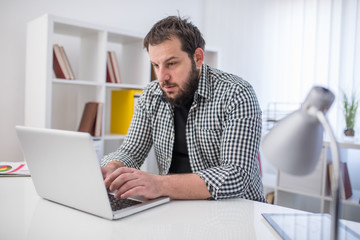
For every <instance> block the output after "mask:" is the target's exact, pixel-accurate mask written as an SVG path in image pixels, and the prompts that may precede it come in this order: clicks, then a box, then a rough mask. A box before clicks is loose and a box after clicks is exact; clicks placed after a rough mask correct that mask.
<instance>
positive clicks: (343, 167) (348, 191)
mask: <svg viewBox="0 0 360 240" xmlns="http://www.w3.org/2000/svg"><path fill="white" fill-rule="evenodd" d="M328 171H329V175H328V176H329V182H330V187H331V184H332V180H333V179H332V172H333V165H332V163H329V164H328ZM340 171H341V176H342V179H340V187H341V191H342V196H343V199H348V198H350V197H351V196H352V188H351V182H350V176H349V171H348V167H347V164H346V162H341V163H340Z"/></svg>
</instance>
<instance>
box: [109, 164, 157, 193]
mask: <svg viewBox="0 0 360 240" xmlns="http://www.w3.org/2000/svg"><path fill="white" fill-rule="evenodd" d="M160 178H161V176H159V175H154V174H149V173H146V172H143V171H140V170H137V169H134V168H127V167H120V168H117V169H116V170H115V171H113V172H112V173H110V174H107V176H106V178H105V180H104V182H105V186H106V187H107V188H108V189H109V190H110V191H114V190H117V192H116V194H115V197H116V198H118V197H120V198H128V197H133V196H136V195H141V196H143V197H145V198H148V199H153V198H157V197H160V196H163V193H162V191H161V190H162V188H161V179H160Z"/></svg>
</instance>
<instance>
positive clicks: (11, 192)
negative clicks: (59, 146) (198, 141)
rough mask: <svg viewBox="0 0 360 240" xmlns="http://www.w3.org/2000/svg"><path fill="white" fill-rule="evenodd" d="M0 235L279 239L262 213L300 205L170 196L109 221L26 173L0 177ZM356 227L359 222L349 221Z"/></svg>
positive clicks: (286, 210) (36, 239) (68, 238)
mask: <svg viewBox="0 0 360 240" xmlns="http://www.w3.org/2000/svg"><path fill="white" fill-rule="evenodd" d="M0 189H1V195H0V238H1V239H6V240H13V239H16V240H18V239H29V240H32V239H34V240H41V239H46V240H47V239H61V240H64V239H66V240H71V239H76V240H78V239H87V240H90V239H96V240H99V239H102V240H106V239H156V240H159V239H166V240H168V239H181V240H183V239H197V240H198V239H206V240H211V239H227V240H228V239H246V240H247V239H279V236H278V235H277V233H276V232H275V231H274V230H273V229H272V227H271V226H270V225H269V224H268V223H267V222H266V220H265V219H264V218H263V217H262V216H261V213H296V212H300V211H298V210H293V209H289V208H284V207H280V206H274V205H270V204H263V203H259V202H253V201H249V200H244V199H232V200H225V201H171V202H170V203H167V204H164V205H162V206H158V207H156V208H153V209H150V210H147V211H144V212H142V213H138V214H135V215H132V216H129V217H126V218H124V219H121V220H116V221H109V220H106V219H102V218H99V217H96V216H93V215H90V214H87V213H83V212H80V211H77V210H74V209H71V208H68V207H65V206H62V205H59V204H56V203H52V202H49V201H46V200H43V199H41V198H40V197H39V196H38V195H37V194H36V192H35V189H34V187H33V183H32V180H31V178H29V177H0ZM347 224H348V226H350V227H352V228H353V229H356V230H357V231H359V233H360V223H355V222H347Z"/></svg>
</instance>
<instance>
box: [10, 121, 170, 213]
mask: <svg viewBox="0 0 360 240" xmlns="http://www.w3.org/2000/svg"><path fill="white" fill-rule="evenodd" d="M16 132H17V135H18V138H19V140H20V144H21V147H22V151H23V153H24V157H25V161H26V162H27V164H28V167H29V171H30V174H31V177H32V180H33V183H34V185H35V189H36V191H37V193H38V195H39V196H41V197H42V198H44V199H47V200H50V201H53V202H57V203H60V204H62V205H66V206H68V207H71V208H74V209H77V210H80V211H84V212H87V213H91V214H93V215H97V216H100V217H103V218H107V219H119V218H123V217H125V216H128V215H131V214H134V213H137V212H139V211H143V210H145V209H148V208H151V207H154V206H157V205H159V204H163V203H166V202H169V200H170V199H169V198H168V197H162V198H158V199H153V200H147V199H145V198H143V197H140V196H139V197H134V198H129V199H126V200H119V199H114V198H113V196H112V195H111V194H109V193H108V191H107V189H106V187H105V184H104V180H103V176H102V173H101V168H100V164H99V161H98V158H97V155H96V152H95V150H94V147H93V143H92V138H91V136H90V135H89V134H88V133H81V132H73V131H63V130H54V129H42V128H32V127H24V126H16ZM111 201H112V202H113V203H111ZM119 201H121V202H119ZM124 201H125V202H124ZM119 207H121V209H119V210H117V209H115V208H119Z"/></svg>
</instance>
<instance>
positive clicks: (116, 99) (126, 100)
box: [110, 89, 142, 135]
mask: <svg viewBox="0 0 360 240" xmlns="http://www.w3.org/2000/svg"><path fill="white" fill-rule="evenodd" d="M141 93H142V90H136V89H129V90H116V91H112V92H111V118H110V132H111V133H117V134H123V135H125V134H126V133H127V131H128V129H129V126H130V122H131V119H132V116H133V114H134V109H135V106H136V102H137V99H138V97H139V96H140V95H141Z"/></svg>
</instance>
